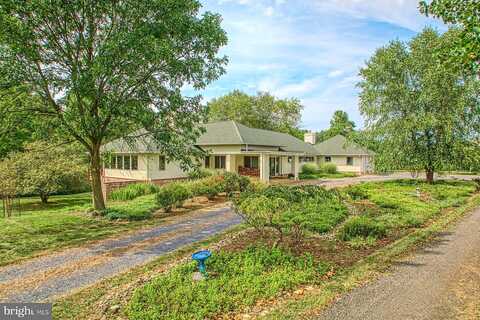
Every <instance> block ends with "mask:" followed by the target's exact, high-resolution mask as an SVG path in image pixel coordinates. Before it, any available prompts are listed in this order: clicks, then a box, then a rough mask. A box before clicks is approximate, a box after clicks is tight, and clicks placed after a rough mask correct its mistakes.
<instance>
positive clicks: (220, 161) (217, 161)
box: [215, 156, 226, 169]
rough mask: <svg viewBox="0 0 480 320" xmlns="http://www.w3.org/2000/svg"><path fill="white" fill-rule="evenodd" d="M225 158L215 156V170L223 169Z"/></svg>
mask: <svg viewBox="0 0 480 320" xmlns="http://www.w3.org/2000/svg"><path fill="white" fill-rule="evenodd" d="M225 158H226V157H225V156H215V169H225Z"/></svg>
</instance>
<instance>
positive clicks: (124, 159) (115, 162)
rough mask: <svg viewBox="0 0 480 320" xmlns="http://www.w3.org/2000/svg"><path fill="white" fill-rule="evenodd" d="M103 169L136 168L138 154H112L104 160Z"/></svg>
mask: <svg viewBox="0 0 480 320" xmlns="http://www.w3.org/2000/svg"><path fill="white" fill-rule="evenodd" d="M105 169H118V170H138V156H131V155H122V156H112V157H111V158H109V159H107V160H106V161H105Z"/></svg>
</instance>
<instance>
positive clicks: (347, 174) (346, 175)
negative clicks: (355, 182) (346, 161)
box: [299, 172, 357, 180]
mask: <svg viewBox="0 0 480 320" xmlns="http://www.w3.org/2000/svg"><path fill="white" fill-rule="evenodd" d="M356 176H357V174H355V173H353V172H337V173H308V174H307V173H300V174H299V178H300V180H311V179H340V178H353V177H356Z"/></svg>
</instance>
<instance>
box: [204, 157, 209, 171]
mask: <svg viewBox="0 0 480 320" xmlns="http://www.w3.org/2000/svg"><path fill="white" fill-rule="evenodd" d="M205 168H210V156H206V157H205Z"/></svg>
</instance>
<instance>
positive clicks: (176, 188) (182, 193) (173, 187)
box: [156, 183, 192, 212]
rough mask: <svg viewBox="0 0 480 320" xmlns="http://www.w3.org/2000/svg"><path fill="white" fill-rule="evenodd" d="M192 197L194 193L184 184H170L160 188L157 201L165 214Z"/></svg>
mask: <svg viewBox="0 0 480 320" xmlns="http://www.w3.org/2000/svg"><path fill="white" fill-rule="evenodd" d="M191 197H192V192H191V190H189V188H187V187H186V185H185V184H183V183H170V184H167V185H165V186H163V187H161V188H160V190H159V191H158V193H157V195H156V201H157V204H158V206H159V207H160V208H162V209H164V210H165V212H170V211H171V210H172V208H175V207H178V206H181V205H182V204H183V202H184V201H185V200H187V199H189V198H191Z"/></svg>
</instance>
